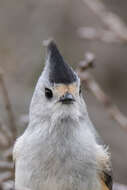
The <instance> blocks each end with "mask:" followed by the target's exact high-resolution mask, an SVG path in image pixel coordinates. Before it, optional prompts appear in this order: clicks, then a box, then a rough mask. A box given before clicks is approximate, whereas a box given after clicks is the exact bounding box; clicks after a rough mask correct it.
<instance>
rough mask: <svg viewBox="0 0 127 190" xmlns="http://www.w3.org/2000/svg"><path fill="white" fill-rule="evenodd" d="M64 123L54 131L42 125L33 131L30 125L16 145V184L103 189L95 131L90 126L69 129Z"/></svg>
mask: <svg viewBox="0 0 127 190" xmlns="http://www.w3.org/2000/svg"><path fill="white" fill-rule="evenodd" d="M66 125H67V124H66ZM60 127H61V128H60V129H59V130H58V129H57V132H56V131H55V130H54V132H53V133H52V132H51V133H50V132H49V131H48V130H47V127H45V128H44V127H43V128H42V126H41V127H38V128H36V129H35V130H34V131H32V132H31V131H30V130H29V129H28V130H26V131H25V133H24V135H23V136H21V137H20V138H19V139H18V141H17V142H16V145H15V148H14V157H16V175H15V177H16V178H15V184H16V187H28V188H30V189H31V190H43V189H44V190H82V189H85V190H96V189H97V190H100V186H99V182H98V179H97V170H96V169H97V168H96V167H97V163H96V142H95V140H94V137H93V134H92V133H91V131H90V130H88V127H87V126H86V128H85V126H84V127H80V129H75V131H73V133H70V131H72V130H70V128H68V127H67V126H66V130H65V124H64V125H63V126H62V125H61V126H60ZM73 127H74V126H73ZM63 128H64V131H63V130H62V129H63ZM84 129H85V130H84Z"/></svg>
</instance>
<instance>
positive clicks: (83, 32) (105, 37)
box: [77, 27, 123, 44]
mask: <svg viewBox="0 0 127 190" xmlns="http://www.w3.org/2000/svg"><path fill="white" fill-rule="evenodd" d="M77 32H78V35H79V36H80V38H82V39H86V40H95V41H101V42H104V43H110V44H111V43H112V44H114V43H115V44H116V43H123V41H121V39H119V38H118V36H117V35H116V33H114V32H113V31H111V30H105V29H97V28H94V27H81V28H79V29H78V31H77Z"/></svg>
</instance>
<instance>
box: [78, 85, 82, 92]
mask: <svg viewBox="0 0 127 190" xmlns="http://www.w3.org/2000/svg"><path fill="white" fill-rule="evenodd" d="M81 92H82V88H81V86H80V88H79V94H81Z"/></svg>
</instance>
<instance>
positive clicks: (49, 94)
mask: <svg viewBox="0 0 127 190" xmlns="http://www.w3.org/2000/svg"><path fill="white" fill-rule="evenodd" d="M45 96H46V98H48V99H51V98H52V97H53V93H52V91H51V90H50V89H49V88H45Z"/></svg>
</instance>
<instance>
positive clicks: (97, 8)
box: [78, 0, 127, 43]
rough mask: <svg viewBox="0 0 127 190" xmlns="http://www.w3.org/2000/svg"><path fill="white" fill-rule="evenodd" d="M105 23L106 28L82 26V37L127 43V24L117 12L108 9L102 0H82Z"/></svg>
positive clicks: (80, 30) (80, 34) (80, 33)
mask: <svg viewBox="0 0 127 190" xmlns="http://www.w3.org/2000/svg"><path fill="white" fill-rule="evenodd" d="M82 1H83V2H84V4H85V5H87V6H88V7H89V9H91V11H92V12H93V13H94V14H95V15H96V16H98V18H99V19H100V20H101V21H102V23H103V24H104V25H105V27H106V29H96V28H94V27H82V28H80V29H79V30H78V34H79V36H80V37H81V38H84V39H91V40H100V41H103V42H107V43H127V26H126V24H125V23H124V22H123V21H122V19H121V18H120V17H119V16H117V15H116V14H114V13H112V12H110V11H108V10H107V8H106V6H105V5H104V3H103V2H102V1H101V0H82Z"/></svg>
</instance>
